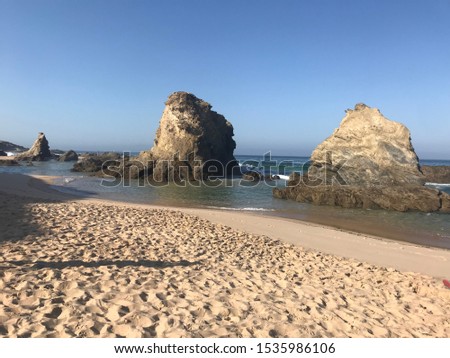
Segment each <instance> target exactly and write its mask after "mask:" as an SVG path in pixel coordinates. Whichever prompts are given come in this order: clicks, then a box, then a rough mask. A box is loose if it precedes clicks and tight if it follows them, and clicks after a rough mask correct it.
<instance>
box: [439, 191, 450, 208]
mask: <svg viewBox="0 0 450 358" xmlns="http://www.w3.org/2000/svg"><path fill="white" fill-rule="evenodd" d="M440 211H441V212H443V213H450V195H449V194H447V193H444V192H442V194H441V209H440Z"/></svg>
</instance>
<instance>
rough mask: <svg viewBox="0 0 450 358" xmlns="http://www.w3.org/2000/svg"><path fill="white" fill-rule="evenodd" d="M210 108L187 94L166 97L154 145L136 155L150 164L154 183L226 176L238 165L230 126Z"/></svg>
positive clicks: (200, 100)
mask: <svg viewBox="0 0 450 358" xmlns="http://www.w3.org/2000/svg"><path fill="white" fill-rule="evenodd" d="M211 107H212V106H211V105H210V104H209V103H207V102H205V101H203V100H202V99H199V98H197V97H196V96H194V95H193V94H191V93H187V92H175V93H173V94H172V95H170V96H169V98H168V100H167V102H166V107H165V109H164V112H163V114H162V117H161V120H160V123H159V128H158V130H157V132H156V138H155V142H154V146H153V147H152V148H151V150H150V151H149V152H144V153H142V154H141V156H140V158H147V159H151V160H153V161H154V163H155V164H154V168H153V177H154V178H155V179H156V180H158V181H167V180H177V179H180V180H182V179H187V178H189V179H193V180H201V179H205V178H208V177H210V176H226V175H228V174H231V172H232V171H233V168H235V167H236V166H237V165H238V163H237V162H236V159H235V158H234V155H233V151H234V149H235V147H236V143H235V141H234V140H233V135H234V134H233V126H232V125H231V123H230V122H228V121H227V120H226V119H225V117H224V116H223V115H221V114H218V113H217V112H215V111H212V110H211Z"/></svg>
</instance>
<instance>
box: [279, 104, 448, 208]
mask: <svg viewBox="0 0 450 358" xmlns="http://www.w3.org/2000/svg"><path fill="white" fill-rule="evenodd" d="M346 113H347V114H346V116H345V117H344V119H343V120H342V122H341V125H340V127H339V128H338V129H336V130H335V131H334V133H333V134H332V135H331V136H330V137H329V138H328V139H326V140H325V141H324V142H322V143H321V144H319V145H318V146H317V148H316V149H315V150H314V152H313V153H312V155H311V164H310V166H309V169H308V170H307V172H305V173H304V174H303V175H300V174H296V173H294V174H292V175H291V176H290V179H289V181H288V183H287V187H286V188H274V189H273V195H274V197H276V198H281V199H292V200H296V201H298V202H307V203H313V204H317V205H334V206H341V207H344V208H364V209H387V210H396V211H424V212H432V211H438V210H440V211H443V212H447V211H448V208H447V206H448V204H447V203H448V194H446V193H443V192H441V191H439V190H437V189H432V188H428V187H425V186H424V183H425V179H426V178H425V176H424V175H423V173H422V172H421V170H420V166H419V160H418V158H417V155H416V153H415V152H414V148H413V146H412V144H411V138H410V132H409V130H408V129H407V128H406V127H405V126H404V125H402V124H400V123H397V122H394V121H391V120H389V119H387V118H385V117H384V116H383V115H382V114H381V113H380V111H379V110H378V109H375V108H370V107H368V106H366V105H364V104H357V105H356V106H355V109H354V110H347V111H346Z"/></svg>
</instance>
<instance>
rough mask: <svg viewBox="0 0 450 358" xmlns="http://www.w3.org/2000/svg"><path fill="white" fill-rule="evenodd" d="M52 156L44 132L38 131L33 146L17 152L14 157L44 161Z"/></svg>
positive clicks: (21, 159)
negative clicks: (19, 152)
mask: <svg viewBox="0 0 450 358" xmlns="http://www.w3.org/2000/svg"><path fill="white" fill-rule="evenodd" d="M52 158H53V154H52V153H50V148H49V145H48V141H47V138H45V134H44V133H39V134H38V137H37V139H36V140H35V142H34V143H33V146H32V147H31V148H30V149H29V150H28V151H26V152H24V153H21V154H19V155H18V156H17V157H16V159H17V160H20V161H23V160H31V161H45V160H49V159H52Z"/></svg>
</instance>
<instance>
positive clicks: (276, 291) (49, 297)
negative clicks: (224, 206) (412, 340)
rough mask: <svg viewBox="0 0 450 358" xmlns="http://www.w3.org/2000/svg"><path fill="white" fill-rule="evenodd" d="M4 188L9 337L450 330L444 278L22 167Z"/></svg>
mask: <svg viewBox="0 0 450 358" xmlns="http://www.w3.org/2000/svg"><path fill="white" fill-rule="evenodd" d="M5 177H7V178H6V179H5ZM0 184H1V185H0V188H1V189H0V190H5V191H6V192H8V193H9V194H1V195H0V228H1V231H0V235H1V236H0V237H1V240H0V254H1V258H0V336H9V337H15V336H24V337H28V336H31V337H74V336H87V337H116V336H126V337H270V336H280V337H347V336H350V337H399V336H400V337H411V336H415V337H450V315H449V314H448V312H449V309H450V290H446V289H445V288H444V287H443V285H442V283H441V281H440V280H439V279H436V278H432V277H430V276H425V275H422V274H417V273H404V272H403V273H402V272H399V271H396V270H394V269H390V268H389V269H388V268H383V267H380V266H375V265H372V264H368V263H364V262H361V261H358V260H354V259H344V258H342V257H338V256H333V255H330V254H324V253H320V252H316V251H311V250H305V249H303V248H301V247H298V246H294V245H292V244H289V243H284V242H281V241H278V240H274V239H272V238H269V237H267V236H262V235H256V234H249V233H246V232H244V231H241V230H237V229H233V228H231V227H229V226H225V225H222V224H217V223H212V222H210V221H207V220H204V219H201V218H200V217H198V216H195V215H191V214H188V213H183V212H180V211H175V210H168V209H154V208H153V209H152V208H144V207H138V206H126V205H116V204H112V203H99V202H95V203H94V202H89V201H86V202H84V201H82V200H72V199H71V198H70V197H69V196H65V195H61V194H57V193H52V192H51V190H49V189H48V188H46V187H45V186H44V185H43V184H41V183H40V182H38V181H32V182H31V186H30V185H29V184H30V183H29V179H27V178H23V177H22V176H7V175H0ZM43 190H44V191H43ZM30 196H33V198H30ZM40 197H50V198H52V199H58V201H54V202H44V201H42V200H41V199H39V198H40ZM187 210H188V209H187ZM235 215H237V216H238V217H239V215H240V213H237V214H235ZM217 220H219V219H217V218H216V221H217ZM274 220H276V219H274ZM307 228H308V227H307V226H306V225H305V228H303V227H302V230H306V229H307ZM313 228H314V227H313ZM316 229H317V230H318V229H319V228H315V230H316ZM330 231H331V230H330ZM269 232H270V230H269ZM307 234H308V232H307ZM339 234H343V233H340V232H337V231H336V232H334V233H333V235H335V236H339ZM348 235H351V234H348ZM360 238H361V237H360ZM366 244H367V241H362V242H361V245H366ZM384 244H385V245H390V244H391V243H390V242H385V243H384ZM433 252H435V253H438V252H439V253H441V254H442V255H443V257H445V255H446V253H447V252H446V251H443V250H435V251H433Z"/></svg>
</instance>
